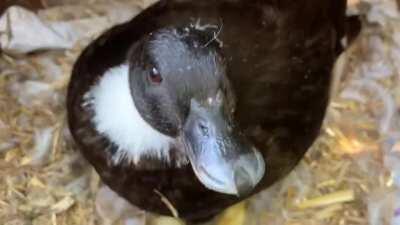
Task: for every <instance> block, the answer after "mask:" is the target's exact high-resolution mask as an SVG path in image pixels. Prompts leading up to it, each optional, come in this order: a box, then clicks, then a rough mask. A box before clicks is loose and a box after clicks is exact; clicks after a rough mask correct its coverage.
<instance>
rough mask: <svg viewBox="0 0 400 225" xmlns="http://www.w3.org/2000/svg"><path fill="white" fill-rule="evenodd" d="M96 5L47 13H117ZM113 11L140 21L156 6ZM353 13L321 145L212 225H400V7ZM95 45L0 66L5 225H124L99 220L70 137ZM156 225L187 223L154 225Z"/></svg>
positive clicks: (366, 5)
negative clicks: (77, 68)
mask: <svg viewBox="0 0 400 225" xmlns="http://www.w3.org/2000/svg"><path fill="white" fill-rule="evenodd" d="M76 2H78V1H76ZM93 2H94V1H89V2H84V3H83V2H80V3H76V4H75V5H67V6H57V7H53V8H49V9H46V10H44V11H41V12H40V13H42V15H41V16H42V17H43V18H44V17H45V18H47V19H49V20H53V21H57V20H73V19H80V18H90V19H96V18H104V17H108V16H109V15H110V14H109V10H110V8H112V7H111V6H109V3H104V2H103V4H101V3H99V1H96V2H97V3H96V4H94V3H93ZM117 3H118V4H119V6H129V7H130V9H135V10H137V11H139V10H140V9H141V8H143V7H145V6H147V5H148V4H149V1H144V0H143V1H115V2H114V3H113V4H117ZM349 5H350V9H349V13H351V14H361V15H363V16H362V18H363V29H362V31H361V35H360V36H359V37H358V38H357V39H356V40H355V42H354V43H353V45H352V46H351V47H350V48H349V49H348V50H347V51H346V52H345V53H344V54H343V55H342V56H341V57H340V59H339V60H338V62H337V65H336V68H335V71H334V75H335V76H334V77H335V79H334V87H333V90H332V102H331V106H330V108H329V110H328V114H327V117H326V120H325V123H324V127H323V130H322V132H321V136H320V137H319V139H318V140H317V141H316V143H315V144H314V146H313V147H312V149H311V150H310V151H309V153H308V154H307V156H306V158H305V159H304V160H303V161H302V163H301V164H300V165H299V166H298V167H297V169H296V170H295V171H293V172H292V173H291V174H290V175H289V176H288V177H287V178H286V179H284V180H283V181H282V182H280V183H278V184H276V185H274V186H273V187H272V188H270V189H269V190H267V191H265V192H263V193H260V194H258V195H257V196H255V197H253V198H252V199H250V200H248V201H246V202H244V203H241V204H238V205H236V206H234V207H232V208H231V209H228V210H227V211H226V212H225V213H224V214H223V215H222V216H220V217H219V218H217V219H216V221H215V223H216V224H221V225H225V224H233V225H236V224H237V225H239V224H246V225H247V224H254V225H256V224H259V225H264V224H286V225H300V224H309V225H313V224H335V225H336V224H360V225H365V224H368V223H370V224H373V225H378V224H382V225H383V224H395V223H394V222H393V221H396V219H397V221H398V218H396V215H397V216H398V214H400V212H399V211H400V210H399V211H397V212H398V214H396V210H398V209H397V208H396V207H400V206H399V205H397V206H396V204H397V203H396V200H395V198H398V200H397V202H400V198H399V191H398V189H397V188H396V184H397V185H400V181H399V180H400V179H399V174H400V168H399V167H400V166H399V165H400V130H399V127H400V126H399V125H400V124H399V123H400V120H399V107H400V12H399V10H398V8H397V7H398V6H397V5H396V1H395V0H380V1H378V0H361V1H357V0H353V1H349ZM107 10H108V11H107ZM114 14H115V12H114ZM94 21H96V20H94ZM111 23H112V20H106V23H105V24H106V25H104V24H103V25H104V26H111V25H112V24H111ZM94 25H95V24H94ZM94 36H96V35H93V36H92V37H91V38H93V37H94ZM89 39H90V38H89ZM89 39H88V40H86V39H85V40H82V41H80V42H79V43H78V44H76V45H75V47H74V48H72V49H69V50H66V51H45V52H37V53H34V54H29V55H24V56H18V57H15V56H9V55H7V54H2V55H1V57H0V68H1V69H0V224H6V225H19V224H21V225H22V224H33V225H47V224H49V225H75V224H76V225H82V224H87V225H90V224H102V223H105V222H104V220H109V223H110V224H111V223H115V224H119V223H120V222H122V221H119V218H118V217H119V216H120V215H111V214H110V215H99V212H98V210H97V211H96V201H95V200H96V193H97V192H98V191H99V187H100V185H101V182H100V180H99V177H98V176H97V174H96V173H95V172H94V171H93V169H92V168H91V167H90V166H89V165H88V164H87V163H86V162H85V161H84V160H83V159H82V157H81V156H80V155H79V153H78V151H76V150H77V149H76V147H75V146H74V144H73V142H72V139H71V137H70V134H69V132H68V129H67V127H66V118H65V114H66V113H65V108H64V103H65V92H66V90H65V89H66V86H67V84H68V79H69V76H70V72H71V67H72V65H73V62H74V60H75V59H76V57H77V56H78V54H79V52H80V51H81V50H82V48H83V47H84V45H85V44H86V43H87V42H88V41H89ZM160 197H162V196H160ZM172 208H173V207H172ZM100 214H101V213H100ZM104 217H108V219H107V218H106V219H104ZM149 223H152V224H179V223H180V222H178V221H177V220H173V219H170V218H164V217H163V218H157V217H152V219H151V221H150V222H149ZM397 224H398V223H397Z"/></svg>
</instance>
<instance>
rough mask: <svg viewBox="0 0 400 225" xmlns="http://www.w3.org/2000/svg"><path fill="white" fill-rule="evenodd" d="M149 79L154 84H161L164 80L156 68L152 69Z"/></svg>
mask: <svg viewBox="0 0 400 225" xmlns="http://www.w3.org/2000/svg"><path fill="white" fill-rule="evenodd" d="M149 79H150V81H151V82H152V83H154V84H161V82H162V80H163V78H162V76H161V74H160V72H159V71H158V70H157V69H156V68H153V69H151V71H150V76H149Z"/></svg>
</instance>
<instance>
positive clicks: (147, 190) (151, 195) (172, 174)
mask: <svg viewBox="0 0 400 225" xmlns="http://www.w3.org/2000/svg"><path fill="white" fill-rule="evenodd" d="M345 5H346V1H345V0H298V1H292V0H201V1H197V0H170V1H165V0H162V1H160V2H158V3H156V4H155V5H153V6H151V7H150V8H148V9H146V10H145V11H143V12H142V13H141V14H139V15H138V16H136V17H135V18H133V19H132V20H131V21H129V22H126V23H124V24H121V25H117V26H115V27H113V28H111V29H109V30H108V31H106V32H105V33H104V34H102V35H101V36H100V37H99V38H97V39H96V40H95V41H93V42H92V43H91V44H90V45H89V46H88V47H87V48H86V49H85V50H84V51H83V53H82V54H81V56H80V57H79V59H78V61H77V62H76V64H75V67H74V70H73V73H72V78H71V82H70V86H69V90H68V101H67V107H68V119H69V125H70V129H71V132H72V134H73V137H74V139H75V140H76V142H77V144H78V146H79V148H80V150H81V151H82V153H83V155H84V156H85V157H86V158H87V159H88V161H89V162H90V163H91V164H92V165H93V166H94V168H95V169H96V170H97V172H98V173H99V174H100V176H101V178H102V180H103V181H104V182H105V183H106V184H107V185H108V186H110V187H111V188H112V189H113V190H114V191H116V192H117V193H119V194H120V195H121V196H122V197H124V198H126V199H127V200H128V201H130V202H131V203H132V204H134V205H136V206H139V207H140V208H142V209H145V210H148V211H152V212H156V213H160V214H167V215H170V212H169V210H168V208H167V207H166V205H165V204H164V203H163V202H162V201H161V200H160V196H159V195H157V194H156V193H155V192H154V190H158V191H159V192H161V193H162V194H163V195H165V197H166V198H168V199H169V201H170V202H171V203H172V204H173V205H174V207H176V209H177V210H178V212H179V214H180V216H181V217H182V218H184V219H186V220H188V221H201V220H205V219H208V218H211V217H212V216H214V215H216V214H217V213H219V212H221V210H223V209H224V208H226V207H228V206H229V205H232V204H234V203H236V202H238V201H240V200H242V198H238V197H235V196H231V195H226V194H221V193H218V192H214V191H211V190H208V189H207V188H205V187H204V186H203V185H202V184H201V183H200V182H199V181H198V179H197V178H196V176H195V175H194V173H193V170H192V168H191V167H190V165H187V166H185V167H183V168H174V167H172V166H170V165H168V164H166V163H164V162H161V161H158V160H156V159H143V160H141V161H140V162H139V163H138V164H137V165H131V164H119V165H112V164H110V162H109V161H110V158H111V157H112V154H113V153H114V152H115V151H117V147H116V146H114V145H112V144H111V143H110V142H109V140H107V138H105V137H103V136H101V135H99V134H98V133H97V131H96V130H95V129H94V127H93V124H92V123H91V120H90V119H91V117H92V112H90V111H87V110H85V109H84V108H83V107H82V102H83V101H84V100H83V99H84V94H85V93H86V92H87V91H88V90H89V88H90V87H91V86H92V85H93V84H94V83H95V82H96V81H97V80H98V79H99V77H100V76H101V75H102V74H104V72H105V71H106V70H107V69H108V68H111V67H113V66H116V65H119V64H121V63H123V62H125V61H126V60H127V58H128V55H129V52H128V51H129V49H130V48H131V46H132V45H133V44H134V43H136V42H138V41H140V40H141V39H142V38H143V37H146V36H148V35H150V34H151V33H152V32H154V31H156V30H159V29H164V28H171V27H185V26H188V25H189V24H192V25H195V24H197V25H203V26H204V25H210V24H211V25H216V27H215V28H212V27H210V28H206V29H205V30H204V33H207V34H206V37H211V39H210V38H209V39H210V43H208V42H205V43H204V44H205V45H213V46H214V47H215V48H220V51H221V55H222V56H223V57H224V63H225V65H226V75H227V77H228V79H229V81H230V83H231V85H232V89H233V91H234V95H235V97H236V111H235V113H234V120H235V121H236V122H237V124H238V126H239V128H240V129H241V131H242V132H243V133H244V134H245V135H246V137H247V138H248V139H249V140H250V141H251V142H252V143H253V144H254V145H255V146H256V147H257V148H258V149H259V150H260V151H261V153H262V155H263V157H264V159H265V162H266V164H267V169H266V172H265V175H264V177H263V179H262V180H261V182H260V183H259V184H258V185H257V187H256V188H255V189H254V190H253V192H252V193H251V194H254V193H257V192H259V191H261V190H264V189H266V188H267V187H268V186H270V185H271V184H273V183H274V182H276V181H277V180H278V179H281V178H282V177H284V176H285V175H286V174H288V173H289V172H290V171H291V170H292V169H293V168H294V167H295V166H296V164H297V163H298V162H299V160H301V158H302V157H303V155H304V154H305V152H306V151H307V149H308V148H309V147H310V145H311V144H312V143H313V141H314V140H315V138H316V137H317V135H318V133H319V130H320V127H321V123H322V120H323V118H324V114H325V110H326V108H327V104H328V100H329V90H330V81H331V70H332V67H333V64H334V62H335V59H336V58H337V56H338V55H339V54H340V53H341V51H342V48H341V45H340V40H341V38H343V36H344V30H345ZM205 40H208V39H205ZM171 132H172V131H171ZM179 152H180V151H179V150H174V151H172V153H176V154H172V155H171V157H172V158H174V157H179ZM246 197H247V196H246Z"/></svg>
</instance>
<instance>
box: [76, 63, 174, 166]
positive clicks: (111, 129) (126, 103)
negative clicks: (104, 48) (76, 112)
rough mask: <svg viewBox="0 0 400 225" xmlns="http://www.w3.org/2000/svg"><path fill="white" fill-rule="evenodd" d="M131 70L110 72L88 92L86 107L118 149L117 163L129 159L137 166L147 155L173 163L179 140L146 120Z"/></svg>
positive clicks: (121, 67)
mask: <svg viewBox="0 0 400 225" xmlns="http://www.w3.org/2000/svg"><path fill="white" fill-rule="evenodd" d="M128 71H129V67H128V65H121V66H118V67H114V68H111V69H110V70H108V71H107V72H106V73H105V74H104V76H103V77H102V78H101V80H100V81H99V82H98V83H97V84H96V85H94V86H93V87H92V88H91V89H90V91H89V92H87V93H86V95H85V102H84V103H83V105H84V106H89V107H90V108H91V109H92V110H93V111H94V117H93V118H92V122H93V123H94V125H95V128H96V130H97V131H98V132H99V133H101V134H102V135H104V136H106V137H107V138H108V139H109V140H110V141H111V142H112V143H113V144H115V145H116V146H118V151H117V152H116V153H115V156H114V158H113V161H114V162H115V163H118V162H120V161H121V160H125V159H126V160H128V161H130V162H133V163H137V162H138V160H139V159H140V158H141V157H143V156H150V157H155V158H157V159H161V160H164V161H167V162H169V161H170V159H169V151H170V148H171V145H173V144H174V142H175V139H173V138H171V137H169V136H166V135H164V134H162V133H160V132H158V131H157V130H155V129H154V128H153V127H151V126H150V125H149V124H148V123H147V122H146V121H145V120H143V118H142V117H141V115H140V114H139V112H138V111H137V109H136V107H135V104H134V102H133V100H132V96H131V92H130V87H129V76H128Z"/></svg>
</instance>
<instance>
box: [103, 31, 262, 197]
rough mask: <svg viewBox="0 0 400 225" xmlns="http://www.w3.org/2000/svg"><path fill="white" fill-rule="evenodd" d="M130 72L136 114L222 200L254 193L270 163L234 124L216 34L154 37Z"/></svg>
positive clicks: (139, 49) (142, 44)
mask: <svg viewBox="0 0 400 225" xmlns="http://www.w3.org/2000/svg"><path fill="white" fill-rule="evenodd" d="M128 68H129V69H128V81H129V92H130V95H131V100H132V101H133V104H134V107H135V111H136V113H137V114H138V115H139V116H140V117H141V118H142V119H143V121H144V122H145V123H146V124H147V125H146V126H149V127H150V128H151V129H152V130H154V132H156V133H157V135H158V136H160V135H161V136H162V137H166V138H167V139H168V140H173V142H174V143H175V145H177V146H180V147H179V150H180V151H182V152H181V154H182V155H184V156H185V158H186V159H188V161H189V163H190V164H191V166H192V168H193V170H194V173H195V175H196V176H197V178H198V179H199V180H200V182H201V183H202V184H203V185H205V186H206V187H207V188H208V189H211V190H214V191H217V192H220V193H226V194H232V195H240V196H242V195H245V194H248V193H250V192H251V191H252V190H253V188H254V187H255V186H256V184H257V183H258V182H259V181H260V180H261V178H262V177H263V175H264V171H265V163H264V159H263V157H262V155H261V154H260V152H259V151H258V150H257V149H256V148H255V147H254V146H253V145H252V144H251V142H250V141H249V140H248V139H247V138H246V137H245V136H244V135H243V134H242V133H241V130H240V129H239V127H238V126H237V124H236V123H235V119H234V112H235V95H234V91H233V88H232V86H231V84H230V82H229V80H228V77H227V76H226V64H225V61H224V57H223V55H222V54H221V49H220V46H219V43H218V41H216V40H215V37H214V33H213V32H209V31H206V30H200V29H196V28H194V27H185V28H164V29H160V30H158V31H155V32H153V33H151V34H149V35H147V36H145V37H144V38H142V39H141V40H140V41H138V42H136V43H135V44H134V45H133V46H132V47H131V49H130V51H129V54H128ZM106 107H109V108H110V107H111V108H112V106H106ZM122 126H137V124H132V125H125V124H123V125H122ZM150 128H145V129H150ZM145 129H143V131H138V133H137V134H136V135H138V136H140V135H142V134H141V133H140V132H142V133H146V132H147V131H145ZM154 132H153V131H152V132H147V133H154ZM123 133H124V134H125V133H127V132H123ZM149 136H151V135H147V137H146V138H147V139H149V138H150V139H151V138H152V137H149ZM143 138H145V137H143ZM153 142H157V140H153ZM149 151H150V149H149ZM156 155H157V154H156ZM158 155H160V154H158Z"/></svg>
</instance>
